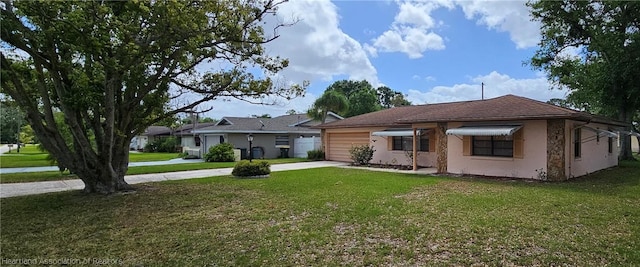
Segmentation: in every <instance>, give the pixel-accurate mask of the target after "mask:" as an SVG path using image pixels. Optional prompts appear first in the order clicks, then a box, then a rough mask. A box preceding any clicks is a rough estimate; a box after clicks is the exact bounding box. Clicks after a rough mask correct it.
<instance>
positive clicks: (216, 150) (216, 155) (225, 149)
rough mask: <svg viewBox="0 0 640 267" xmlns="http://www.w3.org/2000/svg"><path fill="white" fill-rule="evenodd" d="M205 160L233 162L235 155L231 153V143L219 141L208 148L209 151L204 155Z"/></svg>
mask: <svg viewBox="0 0 640 267" xmlns="http://www.w3.org/2000/svg"><path fill="white" fill-rule="evenodd" d="M204 160H205V161H206V162H233V161H235V160H236V159H235V155H234V154H233V145H231V144H229V143H220V144H217V145H215V146H212V147H211V148H209V153H207V154H205V155H204Z"/></svg>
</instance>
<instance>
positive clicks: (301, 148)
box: [293, 136, 322, 158]
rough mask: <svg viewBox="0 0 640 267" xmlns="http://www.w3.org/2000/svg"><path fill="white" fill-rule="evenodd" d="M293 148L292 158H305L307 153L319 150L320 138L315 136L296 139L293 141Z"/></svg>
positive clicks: (320, 145)
mask: <svg viewBox="0 0 640 267" xmlns="http://www.w3.org/2000/svg"><path fill="white" fill-rule="evenodd" d="M293 147H294V151H293V157H295V158H306V157H307V151H311V150H315V149H320V148H321V147H322V142H321V141H320V137H317V136H315V137H314V136H312V137H302V138H296V139H294V141H293Z"/></svg>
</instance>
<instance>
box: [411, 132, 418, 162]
mask: <svg viewBox="0 0 640 267" xmlns="http://www.w3.org/2000/svg"><path fill="white" fill-rule="evenodd" d="M417 137H418V135H417V129H416V128H415V127H413V152H412V153H413V170H414V171H417V170H418V148H417V146H418V140H417V139H418V138H417Z"/></svg>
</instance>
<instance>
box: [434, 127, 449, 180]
mask: <svg viewBox="0 0 640 267" xmlns="http://www.w3.org/2000/svg"><path fill="white" fill-rule="evenodd" d="M446 132H447V123H446V122H439V123H438V126H437V127H436V156H437V160H436V167H437V168H438V173H446V172H447V133H446Z"/></svg>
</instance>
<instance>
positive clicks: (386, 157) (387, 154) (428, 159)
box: [370, 136, 436, 167]
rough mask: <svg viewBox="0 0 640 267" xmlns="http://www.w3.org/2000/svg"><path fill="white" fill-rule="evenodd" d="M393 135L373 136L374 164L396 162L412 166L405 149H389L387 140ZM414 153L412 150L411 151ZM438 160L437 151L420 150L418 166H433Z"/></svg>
mask: <svg viewBox="0 0 640 267" xmlns="http://www.w3.org/2000/svg"><path fill="white" fill-rule="evenodd" d="M389 138H392V137H391V136H371V142H370V145H371V146H373V148H374V149H375V150H376V151H375V152H374V153H373V159H372V160H371V163H373V164H394V159H395V164H399V165H406V166H412V165H413V162H412V161H411V159H410V158H409V157H407V155H406V154H405V152H404V151H397V150H389V149H388V145H387V142H388V140H389ZM409 153H412V151H409ZM435 162H436V153H435V152H427V151H418V166H420V167H433V166H435Z"/></svg>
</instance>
